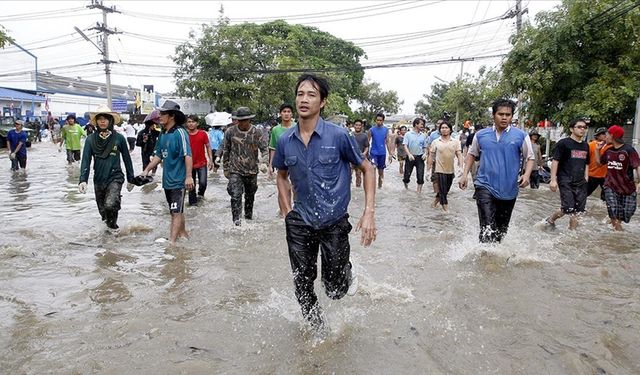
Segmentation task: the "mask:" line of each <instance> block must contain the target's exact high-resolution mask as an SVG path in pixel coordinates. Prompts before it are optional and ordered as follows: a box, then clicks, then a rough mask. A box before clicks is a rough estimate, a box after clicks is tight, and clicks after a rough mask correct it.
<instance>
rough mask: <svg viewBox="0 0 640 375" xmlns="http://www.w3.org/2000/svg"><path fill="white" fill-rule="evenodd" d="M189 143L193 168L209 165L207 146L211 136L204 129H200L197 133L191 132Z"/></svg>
mask: <svg viewBox="0 0 640 375" xmlns="http://www.w3.org/2000/svg"><path fill="white" fill-rule="evenodd" d="M189 143H190V144H191V158H192V159H193V169H196V168H202V167H205V166H206V165H207V155H206V148H205V146H206V145H208V144H209V136H208V135H207V133H205V132H204V131H202V130H199V129H198V131H197V132H196V133H195V134H191V133H189Z"/></svg>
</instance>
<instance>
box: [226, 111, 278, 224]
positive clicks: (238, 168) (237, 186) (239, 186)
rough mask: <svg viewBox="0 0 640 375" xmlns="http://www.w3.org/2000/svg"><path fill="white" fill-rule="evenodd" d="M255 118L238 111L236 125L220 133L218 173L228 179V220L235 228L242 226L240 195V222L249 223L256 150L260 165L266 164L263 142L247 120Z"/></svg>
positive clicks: (251, 212)
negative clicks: (246, 221) (229, 217)
mask: <svg viewBox="0 0 640 375" xmlns="http://www.w3.org/2000/svg"><path fill="white" fill-rule="evenodd" d="M254 117H255V115H254V114H252V113H251V110H250V109H249V108H248V107H239V108H238V110H237V111H236V114H235V116H233V118H235V119H237V120H238V125H234V126H231V127H230V128H229V129H227V131H226V132H225V133H224V141H223V143H222V169H223V170H224V176H225V177H226V178H227V179H229V183H228V185H227V193H229V195H230V196H231V218H232V220H233V223H234V224H235V225H236V226H240V225H242V221H241V220H240V215H241V214H242V194H244V218H245V219H247V220H253V202H254V200H255V195H256V191H258V150H260V153H261V154H262V159H263V162H264V163H267V162H268V155H269V151H268V148H267V141H266V139H265V138H263V137H262V133H261V132H260V130H258V129H257V128H256V127H255V126H253V125H251V119H252V118H254Z"/></svg>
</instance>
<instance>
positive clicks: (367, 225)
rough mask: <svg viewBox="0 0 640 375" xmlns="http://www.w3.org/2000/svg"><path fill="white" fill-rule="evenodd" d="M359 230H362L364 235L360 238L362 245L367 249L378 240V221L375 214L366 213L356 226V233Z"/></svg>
mask: <svg viewBox="0 0 640 375" xmlns="http://www.w3.org/2000/svg"><path fill="white" fill-rule="evenodd" d="M359 230H362V235H361V236H360V244H361V245H362V246H364V247H367V246H369V245H371V243H372V242H373V241H375V240H376V236H377V235H378V230H377V229H376V221H375V218H374V217H373V213H365V214H363V215H362V217H361V218H360V221H358V225H357V226H356V232H357V231H359Z"/></svg>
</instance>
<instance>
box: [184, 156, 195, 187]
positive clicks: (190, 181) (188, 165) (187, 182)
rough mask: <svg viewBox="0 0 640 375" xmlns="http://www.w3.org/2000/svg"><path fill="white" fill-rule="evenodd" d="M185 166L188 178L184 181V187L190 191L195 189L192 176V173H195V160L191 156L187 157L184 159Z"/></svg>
mask: <svg viewBox="0 0 640 375" xmlns="http://www.w3.org/2000/svg"><path fill="white" fill-rule="evenodd" d="M184 165H185V169H186V173H185V174H186V178H185V181H184V186H185V187H186V188H187V189H188V190H191V189H193V176H192V175H191V172H192V171H193V158H191V156H189V155H185V157H184Z"/></svg>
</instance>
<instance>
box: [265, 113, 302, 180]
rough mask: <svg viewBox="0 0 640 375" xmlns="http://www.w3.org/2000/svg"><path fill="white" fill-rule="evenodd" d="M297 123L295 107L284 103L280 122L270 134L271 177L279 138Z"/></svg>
mask: <svg viewBox="0 0 640 375" xmlns="http://www.w3.org/2000/svg"><path fill="white" fill-rule="evenodd" d="M295 125H296V123H295V121H293V107H292V106H291V104H286V103H285V104H282V105H281V106H280V123H279V124H278V125H276V126H275V127H273V129H271V135H270V136H269V178H271V177H272V176H273V154H274V153H275V152H276V145H277V144H278V139H280V136H281V135H282V133H284V132H285V131H287V129H289V128H290V127H292V126H295Z"/></svg>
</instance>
